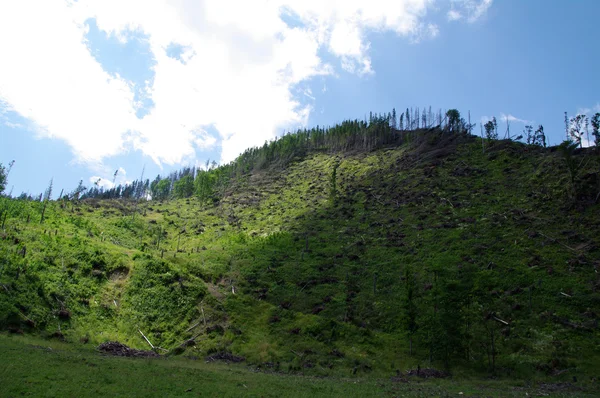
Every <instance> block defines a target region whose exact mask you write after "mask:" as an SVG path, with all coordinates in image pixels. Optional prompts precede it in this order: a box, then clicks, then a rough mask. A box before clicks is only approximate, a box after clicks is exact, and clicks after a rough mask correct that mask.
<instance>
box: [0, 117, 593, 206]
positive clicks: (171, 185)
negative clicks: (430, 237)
mask: <svg viewBox="0 0 600 398" xmlns="http://www.w3.org/2000/svg"><path fill="white" fill-rule="evenodd" d="M474 127H475V124H472V123H471V120H470V113H469V115H468V117H467V119H466V120H465V118H463V117H461V114H460V112H459V111H458V110H456V109H450V110H448V111H446V112H442V110H441V109H440V110H438V111H437V112H432V109H431V107H429V108H423V109H422V110H420V109H419V108H415V109H413V108H410V109H409V108H407V109H406V111H405V112H401V113H400V114H399V115H398V114H397V112H396V109H393V110H392V111H391V112H388V113H387V114H385V113H384V114H381V113H378V114H375V113H373V112H371V113H370V114H369V118H368V119H365V120H358V119H356V120H347V121H344V122H342V123H339V124H336V125H335V126H333V127H320V126H316V127H314V128H311V129H300V130H298V131H297V132H295V133H287V134H284V135H282V136H281V137H278V138H276V139H274V140H272V141H270V142H265V144H264V145H263V146H261V147H254V148H250V149H247V150H246V151H245V152H244V153H242V154H241V155H240V156H239V157H238V158H237V159H235V160H234V161H232V162H230V163H228V164H224V165H220V166H219V165H218V164H217V163H216V161H214V160H213V161H212V162H211V161H210V160H207V161H206V163H205V165H204V167H183V168H182V169H180V170H178V171H174V172H172V173H170V174H169V175H167V176H161V175H157V176H156V177H155V178H154V179H153V180H150V179H144V178H143V173H142V177H141V178H140V179H137V180H134V181H133V182H131V183H128V184H123V185H116V186H114V187H113V188H110V189H106V188H103V187H101V186H99V184H98V183H99V181H97V182H96V183H95V184H94V185H93V186H91V187H86V186H85V185H84V184H83V180H82V181H80V182H79V184H78V186H77V188H76V189H75V190H74V191H72V192H69V193H66V194H65V193H64V191H61V193H60V195H59V196H58V198H57V199H58V200H61V199H62V200H69V199H92V198H93V199H129V200H167V199H181V198H189V197H191V196H194V195H195V196H197V197H198V198H199V199H200V200H201V201H207V202H210V201H218V200H219V199H220V198H221V197H223V194H224V192H225V190H226V189H227V187H228V186H229V185H230V183H231V181H232V180H235V179H236V178H238V177H240V176H243V175H246V174H248V173H249V172H251V171H258V170H261V169H264V168H267V167H270V166H277V167H284V166H285V165H286V164H288V163H289V162H291V161H293V160H294V159H296V158H300V157H303V156H306V155H307V154H309V153H314V152H328V153H344V152H352V151H372V150H376V149H380V148H382V147H386V146H397V145H401V144H403V143H405V142H407V141H409V140H411V139H413V138H414V137H415V136H416V134H417V133H418V132H419V130H431V129H435V130H438V131H439V132H440V133H442V134H471V135H473V134H476V133H474V132H473V129H474ZM590 127H591V131H590ZM599 130H600V113H596V114H595V115H593V116H592V117H591V118H588V116H586V115H582V114H579V115H577V116H575V117H572V118H569V117H568V115H567V113H566V112H565V141H564V142H563V143H562V144H561V146H560V147H561V148H562V150H563V152H565V156H567V157H568V156H569V154H570V153H572V152H573V151H574V150H575V149H577V148H578V147H583V143H584V141H585V142H587V143H589V145H591V144H592V143H593V144H594V145H595V146H600V132H599ZM590 133H591V137H590ZM480 136H481V140H482V148H483V150H485V146H486V145H488V146H489V145H493V142H494V141H495V140H498V139H511V140H517V141H523V142H524V143H526V144H527V145H534V146H543V147H545V146H546V145H547V142H546V135H545V133H544V127H543V126H542V125H539V126H538V127H537V129H535V130H534V127H533V126H531V125H527V126H525V128H524V130H523V131H522V132H519V133H517V134H514V135H511V131H510V121H509V120H508V119H507V120H506V130H505V132H504V134H503V135H501V134H500V133H499V131H498V122H497V120H496V118H495V117H493V118H492V119H491V120H489V121H488V122H486V123H484V124H481V126H480ZM13 164H14V161H12V162H10V163H9V164H8V167H5V166H3V165H2V164H1V163H0V193H1V192H4V189H5V187H6V181H7V178H8V174H9V173H10V169H11V168H12V166H13ZM117 174H118V170H117V171H116V172H115V174H114V177H115V178H114V179H113V183H114V180H115V179H116V177H117ZM10 195H11V194H9V196H10ZM16 198H17V199H21V200H38V201H47V200H52V180H51V181H50V184H49V186H48V188H47V189H46V192H45V193H44V194H40V195H39V196H37V197H33V196H31V195H30V194H28V193H22V194H21V195H19V196H18V197H16Z"/></svg>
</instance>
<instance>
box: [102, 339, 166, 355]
mask: <svg viewBox="0 0 600 398" xmlns="http://www.w3.org/2000/svg"><path fill="white" fill-rule="evenodd" d="M98 351H100V352H102V353H104V354H108V355H114V356H117V357H138V358H154V357H158V356H159V355H158V354H157V353H155V352H154V351H144V350H136V349H135V348H129V347H127V346H126V345H125V344H121V343H119V342H117V341H107V342H106V343H102V344H100V345H99V346H98Z"/></svg>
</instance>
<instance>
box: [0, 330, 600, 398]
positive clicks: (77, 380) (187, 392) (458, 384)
mask: <svg viewBox="0 0 600 398" xmlns="http://www.w3.org/2000/svg"><path fill="white" fill-rule="evenodd" d="M0 357H2V358H4V359H3V360H2V361H1V362H0V386H1V387H0V396H2V397H20V396H36V397H104V396H106V397H119V396H126V397H147V396H160V397H178V396H191V397H195V396H202V397H239V396H244V397H342V396H343V397H432V396H433V397H449V396H463V397H523V396H532V397H535V396H555V397H592V396H597V393H598V390H594V386H593V385H590V384H588V383H583V384H579V385H575V384H572V383H565V382H556V381H553V382H550V381H543V380H538V381H528V382H519V381H515V380H489V379H488V380H480V379H477V378H460V379H458V380H454V379H427V380H425V379H419V378H416V377H413V378H406V380H403V381H397V380H395V379H393V378H392V379H390V378H375V377H359V378H348V377H347V378H323V377H314V376H300V375H286V374H282V373H275V372H269V373H265V372H261V371H260V370H258V369H256V368H254V367H247V366H244V365H240V364H227V363H210V364H207V363H205V362H204V361H202V360H192V359H184V358H181V357H175V358H168V359H165V358H162V359H151V360H149V359H136V358H116V357H109V356H103V355H100V354H99V353H97V352H95V351H94V350H93V349H91V348H90V347H81V346H76V345H75V346H74V345H73V344H66V343H61V342H56V341H45V340H40V339H36V338H27V337H26V338H23V337H15V336H7V335H0Z"/></svg>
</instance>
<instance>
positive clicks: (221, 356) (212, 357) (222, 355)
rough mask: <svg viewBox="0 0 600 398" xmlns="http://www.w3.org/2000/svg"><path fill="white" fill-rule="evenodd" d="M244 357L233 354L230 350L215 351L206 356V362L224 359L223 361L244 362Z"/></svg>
mask: <svg viewBox="0 0 600 398" xmlns="http://www.w3.org/2000/svg"><path fill="white" fill-rule="evenodd" d="M245 360H246V358H244V357H239V356H237V355H233V354H232V353H230V352H217V353H216V354H213V355H210V356H207V357H206V362H215V361H225V362H236V363H237V362H244V361H245Z"/></svg>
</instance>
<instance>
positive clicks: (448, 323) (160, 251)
mask: <svg viewBox="0 0 600 398" xmlns="http://www.w3.org/2000/svg"><path fill="white" fill-rule="evenodd" d="M568 159H570V160H571V164H574V165H575V166H574V167H578V169H577V170H575V171H576V173H575V174H573V175H571V174H569V171H568V167H566V165H567V163H566V162H567V160H568ZM598 170H599V164H598V156H597V154H595V153H593V152H592V151H591V150H585V151H575V152H573V153H572V157H571V158H568V157H567V156H564V155H562V154H561V152H560V151H559V150H558V149H557V148H550V149H543V148H538V147H532V146H526V145H523V144H520V143H515V142H510V141H497V142H493V143H490V142H486V143H485V148H483V149H482V142H481V140H478V139H475V138H474V137H471V136H468V135H463V134H449V133H447V132H443V131H440V130H428V131H420V132H417V133H415V134H412V135H411V136H410V139H408V140H405V141H404V143H402V144H397V145H396V144H394V145H391V146H389V147H383V148H380V149H377V150H373V151H360V150H354V151H350V150H347V151H337V152H333V153H329V152H327V151H311V152H308V153H307V154H304V155H302V156H300V157H296V158H295V159H294V160H293V161H291V162H285V163H277V162H271V163H267V164H266V165H264V166H263V167H261V168H260V169H259V168H254V169H253V170H249V171H247V172H246V173H238V174H237V176H236V178H234V179H232V180H231V181H230V183H229V184H228V186H227V187H225V188H223V189H222V191H221V192H220V193H219V194H220V196H219V197H218V199H219V200H218V201H215V202H211V203H210V204H207V203H206V201H200V200H198V199H195V198H190V199H187V200H186V199H183V200H177V201H174V200H172V201H165V202H156V201H148V202H140V203H136V202H134V201H122V200H93V199H89V200H84V201H81V202H67V201H59V202H51V204H50V209H49V210H47V213H46V221H44V223H43V224H39V219H40V216H39V214H40V212H41V206H42V204H40V203H38V202H23V201H15V200H9V199H6V198H2V199H1V200H2V205H3V206H4V208H5V209H9V210H8V213H7V214H8V216H7V220H6V225H5V228H4V232H2V239H1V240H0V250H1V251H0V253H1V256H2V257H1V260H0V261H1V262H2V263H1V266H2V271H1V273H0V283H2V287H3V288H2V289H1V290H0V292H1V294H2V296H1V298H0V300H1V301H0V324H1V325H2V326H3V327H4V328H12V329H13V330H14V331H16V330H17V329H22V330H31V331H42V332H44V333H47V334H54V335H56V336H64V337H65V338H67V339H71V340H75V339H79V338H81V337H84V338H85V339H86V340H91V341H92V342H94V343H99V342H102V341H106V340H119V341H122V342H125V343H127V344H129V345H131V346H135V347H140V348H141V347H143V346H145V345H146V344H147V343H146V342H145V341H144V339H143V337H142V336H141V333H140V331H141V332H143V333H144V334H145V335H146V337H148V339H149V340H150V341H151V342H152V343H153V344H154V345H155V346H158V347H162V348H163V349H165V350H173V349H175V350H174V351H175V352H181V351H183V350H187V351H188V353H189V354H190V355H196V356H197V355H206V354H208V353H212V352H222V351H229V352H233V353H234V354H236V355H241V356H243V357H245V358H246V359H247V360H248V361H250V362H252V363H256V364H262V366H266V367H273V368H277V369H280V370H302V371H305V372H316V373H321V374H333V373H336V372H338V371H339V372H341V373H344V374H347V372H348V371H351V372H353V373H362V372H369V371H376V372H390V371H392V370H394V369H398V368H406V367H413V366H416V365H417V364H426V363H428V362H429V361H431V362H432V363H433V364H434V366H438V367H444V366H445V367H448V368H454V369H455V370H457V369H464V370H466V371H467V370H468V371H482V372H487V371H489V372H494V373H505V374H515V373H516V374H518V375H522V376H524V375H530V374H533V373H535V372H542V373H546V374H554V375H559V374H560V375H562V376H563V377H566V376H568V377H571V376H572V375H574V374H592V373H595V372H597V370H598V365H597V363H598V357H597V352H598V344H599V342H600V339H599V334H598V327H597V316H598V314H597V308H599V305H598V304H599V299H600V294H599V293H598V288H599V287H600V281H599V279H598V274H597V272H596V268H597V266H598V265H599V263H598V258H600V241H599V235H598V231H599V223H600V218H599V217H598V210H599V207H598V204H597V203H595V202H594V201H595V198H596V195H597V193H598V192H599V189H598V185H597V184H598ZM571 177H574V178H571ZM28 219H29V222H27V220H28ZM190 338H194V339H195V345H192V343H191V342H189V341H188V343H187V344H182V343H184V342H186V341H187V340H188V339H190Z"/></svg>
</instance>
